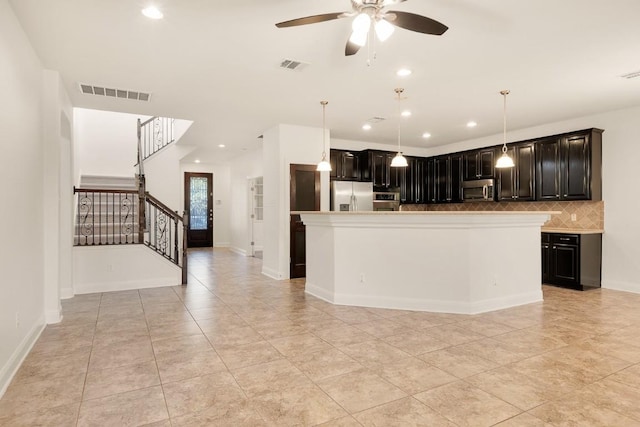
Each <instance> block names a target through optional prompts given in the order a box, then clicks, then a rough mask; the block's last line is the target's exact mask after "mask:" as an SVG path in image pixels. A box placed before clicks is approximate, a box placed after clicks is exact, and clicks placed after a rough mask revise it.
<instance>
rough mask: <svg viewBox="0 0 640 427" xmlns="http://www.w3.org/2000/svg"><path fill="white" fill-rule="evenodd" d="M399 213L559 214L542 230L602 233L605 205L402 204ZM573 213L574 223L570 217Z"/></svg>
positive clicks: (529, 203)
mask: <svg viewBox="0 0 640 427" xmlns="http://www.w3.org/2000/svg"><path fill="white" fill-rule="evenodd" d="M400 210H401V211H498V212H499V211H559V212H562V213H561V214H559V215H552V216H551V219H550V220H549V221H547V223H546V224H545V225H544V227H548V228H571V229H579V230H604V202H603V201H599V202H592V201H580V202H495V203H490V202H489V203H473V202H470V203H452V204H438V205H402V206H401V207H400ZM572 214H575V218H576V220H575V221H572V220H571V215H572Z"/></svg>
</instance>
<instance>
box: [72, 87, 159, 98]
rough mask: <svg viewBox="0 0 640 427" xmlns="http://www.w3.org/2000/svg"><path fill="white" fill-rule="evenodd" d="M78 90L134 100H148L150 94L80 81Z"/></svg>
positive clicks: (86, 93) (89, 93) (88, 93)
mask: <svg viewBox="0 0 640 427" xmlns="http://www.w3.org/2000/svg"><path fill="white" fill-rule="evenodd" d="M80 91H81V92H82V93H84V94H85V95H98V96H108V97H111V98H120V99H132V100H134V101H145V102H146V101H149V100H150V99H151V94H150V93H146V92H139V91H133V90H125V89H113V88H108V87H101V86H93V85H87V84H83V83H80Z"/></svg>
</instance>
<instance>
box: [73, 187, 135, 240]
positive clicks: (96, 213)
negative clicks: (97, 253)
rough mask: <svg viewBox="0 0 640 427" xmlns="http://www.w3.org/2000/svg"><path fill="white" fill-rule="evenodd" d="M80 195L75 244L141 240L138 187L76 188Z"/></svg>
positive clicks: (78, 196) (75, 192) (75, 191)
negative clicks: (133, 188)
mask: <svg viewBox="0 0 640 427" xmlns="http://www.w3.org/2000/svg"><path fill="white" fill-rule="evenodd" d="M73 192H74V194H77V206H76V215H77V218H76V233H75V234H76V235H75V238H74V244H75V245H76V246H96V245H126V244H134V243H140V242H142V239H141V238H140V234H138V233H137V231H138V228H139V222H138V221H137V218H136V217H137V216H138V214H137V212H138V210H137V209H136V208H137V206H136V204H137V202H138V192H137V191H136V190H105V189H94V188H75V187H74V188H73Z"/></svg>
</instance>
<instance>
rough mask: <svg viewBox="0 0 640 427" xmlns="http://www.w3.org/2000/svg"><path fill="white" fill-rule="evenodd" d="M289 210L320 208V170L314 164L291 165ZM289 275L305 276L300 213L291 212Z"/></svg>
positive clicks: (302, 230) (302, 226)
mask: <svg viewBox="0 0 640 427" xmlns="http://www.w3.org/2000/svg"><path fill="white" fill-rule="evenodd" d="M290 202H291V204H290V206H291V210H292V211H319V210H320V172H318V171H316V166H315V165H291V200H290ZM290 224H291V225H290V251H291V262H290V265H289V277H291V278H292V279H295V278H298V277H305V276H306V270H307V269H306V248H305V245H306V241H305V240H306V239H305V229H304V224H303V223H302V220H301V219H300V215H295V214H291V223H290Z"/></svg>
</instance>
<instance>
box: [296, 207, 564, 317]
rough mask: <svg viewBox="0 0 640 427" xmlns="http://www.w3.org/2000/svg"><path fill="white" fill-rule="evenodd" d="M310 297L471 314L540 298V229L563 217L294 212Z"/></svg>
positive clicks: (469, 213) (539, 214) (491, 214)
mask: <svg viewBox="0 0 640 427" xmlns="http://www.w3.org/2000/svg"><path fill="white" fill-rule="evenodd" d="M298 213H299V214H300V215H301V217H302V221H303V222H304V224H305V226H306V264H307V266H306V268H307V278H306V288H305V291H306V293H308V294H310V295H313V296H316V297H318V298H321V299H323V300H326V301H329V302H331V303H334V304H341V305H353V306H362V307H380V308H393V309H405V310H419V311H435V312H448V313H464V314H475V313H483V312H486V311H492V310H497V309H501V308H507V307H513V306H516V305H522V304H528V303H533V302H538V301H542V289H541V285H540V283H541V268H540V266H541V253H540V229H541V227H542V225H543V224H544V223H545V222H546V221H547V220H549V218H550V217H551V215H552V214H555V213H559V212H431V211H427V212H298Z"/></svg>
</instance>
